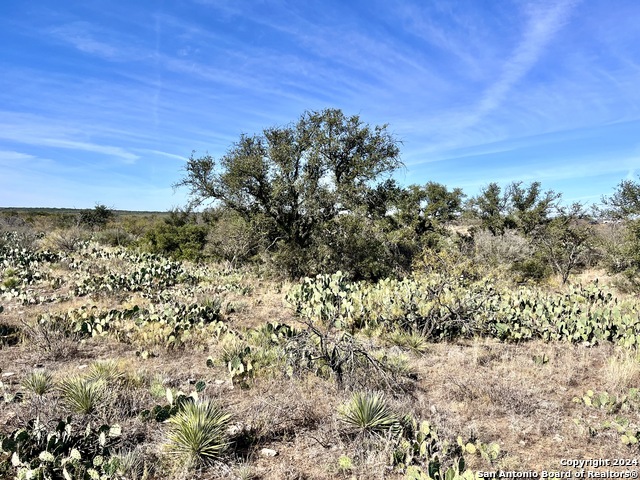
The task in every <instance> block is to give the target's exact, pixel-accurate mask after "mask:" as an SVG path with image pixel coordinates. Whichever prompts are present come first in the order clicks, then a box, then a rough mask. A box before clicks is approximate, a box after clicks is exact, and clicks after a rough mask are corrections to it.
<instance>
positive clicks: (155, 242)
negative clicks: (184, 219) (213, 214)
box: [142, 223, 209, 261]
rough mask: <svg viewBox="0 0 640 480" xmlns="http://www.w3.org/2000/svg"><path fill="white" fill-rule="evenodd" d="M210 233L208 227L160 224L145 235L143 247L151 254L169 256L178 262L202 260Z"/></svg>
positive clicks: (190, 224)
mask: <svg viewBox="0 0 640 480" xmlns="http://www.w3.org/2000/svg"><path fill="white" fill-rule="evenodd" d="M208 232H209V227H207V226H206V225H196V224H192V223H188V224H186V225H180V226H176V225H170V224H168V223H158V224H157V225H156V226H155V227H154V228H152V229H150V230H149V231H147V232H146V233H145V235H144V238H143V240H142V246H143V248H145V249H146V250H147V251H149V252H151V253H159V254H163V255H168V256H170V257H172V258H174V259H177V260H193V261H195V260H200V259H201V258H202V256H203V250H204V247H205V245H206V243H207V234H208Z"/></svg>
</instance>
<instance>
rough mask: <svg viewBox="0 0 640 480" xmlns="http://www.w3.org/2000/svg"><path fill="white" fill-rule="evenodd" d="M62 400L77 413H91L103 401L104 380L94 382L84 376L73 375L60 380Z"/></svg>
mask: <svg viewBox="0 0 640 480" xmlns="http://www.w3.org/2000/svg"><path fill="white" fill-rule="evenodd" d="M59 389H60V394H61V396H62V400H63V401H64V403H65V404H66V405H67V407H68V408H69V409H70V410H72V411H73V412H75V413H83V414H89V413H92V412H94V411H95V410H96V408H97V407H98V406H99V405H100V404H101V403H102V400H103V399H104V395H105V387H104V382H102V381H98V382H92V381H91V380H88V379H86V378H83V377H71V378H67V379H65V380H63V381H62V382H60V385H59Z"/></svg>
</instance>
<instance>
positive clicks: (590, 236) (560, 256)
mask: <svg viewBox="0 0 640 480" xmlns="http://www.w3.org/2000/svg"><path fill="white" fill-rule="evenodd" d="M535 238H536V241H537V243H538V246H539V248H540V250H541V252H542V253H543V255H544V256H545V257H546V258H547V260H548V262H549V264H550V265H551V268H553V270H554V271H555V272H556V273H557V274H558V275H560V278H561V279H562V283H563V284H565V283H567V280H568V279H569V275H570V274H571V273H572V272H574V271H575V270H576V268H578V267H579V266H580V265H582V264H583V263H584V261H585V259H586V256H587V255H588V253H589V252H590V251H591V249H592V248H593V245H592V243H593V240H594V232H593V229H592V227H591V224H590V222H589V221H588V218H587V215H586V213H585V211H584V209H583V207H582V205H580V204H579V203H574V204H573V205H572V206H571V207H568V208H567V207H559V214H558V215H557V216H556V217H554V218H553V219H552V220H550V221H549V223H547V224H546V225H543V226H540V227H539V228H538V230H537V231H536V232H535Z"/></svg>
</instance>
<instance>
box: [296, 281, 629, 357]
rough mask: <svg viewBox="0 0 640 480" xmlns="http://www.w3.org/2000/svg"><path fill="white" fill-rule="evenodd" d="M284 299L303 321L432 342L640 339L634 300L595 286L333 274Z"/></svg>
mask: <svg viewBox="0 0 640 480" xmlns="http://www.w3.org/2000/svg"><path fill="white" fill-rule="evenodd" d="M287 301H288V302H289V303H290V304H291V305H292V306H293V308H294V310H295V311H296V313H297V314H298V315H300V316H301V317H303V318H305V319H308V320H311V321H314V322H322V323H326V322H333V323H334V324H336V325H337V326H340V327H342V328H344V329H346V330H349V331H354V330H356V329H362V328H377V327H382V328H384V329H386V330H387V331H395V330H397V329H401V330H405V331H408V332H412V333H413V332H417V333H419V334H421V335H423V336H425V337H427V338H431V339H434V340H443V339H447V338H454V337H457V336H471V335H483V336H492V337H497V338H500V339H502V340H506V341H526V340H532V339H535V338H539V339H543V340H558V341H569V342H573V343H583V344H595V343H598V342H613V343H615V344H619V345H622V346H625V347H633V346H636V345H638V344H639V343H640V314H639V312H640V302H638V301H637V300H635V299H625V300H619V299H617V298H615V297H614V296H613V295H612V294H611V293H610V292H606V291H604V290H603V289H601V288H600V287H599V286H598V285H597V284H593V285H588V286H574V287H571V288H569V289H568V290H567V291H566V292H562V293H555V292H550V291H547V290H543V289H541V288H536V287H519V288H517V289H515V290H514V289H512V288H509V287H508V286H501V285H499V284H497V283H494V282H492V281H491V280H490V279H480V280H477V281H473V282H470V281H469V280H468V279H465V278H462V279H457V278H453V277H450V276H449V277H447V276H443V275H441V274H430V275H415V276H413V277H410V278H406V279H404V280H391V279H385V280H381V281H379V282H377V283H375V284H367V283H364V282H355V283H354V282H349V281H347V280H346V279H345V277H344V276H343V275H342V274H341V273H340V272H338V273H336V274H334V275H318V276H317V277H316V278H313V279H312V278H306V279H305V280H304V281H303V282H302V283H301V284H298V285H296V286H294V287H293V288H292V289H291V291H290V292H289V294H288V295H287Z"/></svg>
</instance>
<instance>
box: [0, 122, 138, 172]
mask: <svg viewBox="0 0 640 480" xmlns="http://www.w3.org/2000/svg"><path fill="white" fill-rule="evenodd" d="M0 113H2V112H0ZM3 117H4V118H7V117H9V118H7V120H9V121H7V120H3ZM80 135H82V133H81V131H80V130H75V129H69V128H63V127H59V126H51V125H47V124H45V123H44V122H42V121H40V122H33V121H31V122H29V121H26V122H25V117H23V116H19V115H17V116H13V115H11V114H7V113H6V112H5V113H4V114H3V115H0V139H2V140H5V141H8V142H13V143H20V144H24V145H32V146H40V147H53V148H61V149H66V150H77V151H83V152H93V153H98V154H101V155H107V156H110V157H116V158H119V159H121V160H123V161H124V162H125V163H133V162H135V161H136V160H138V159H139V158H140V157H139V156H138V155H136V154H134V153H131V152H130V151H128V150H127V149H125V148H122V147H118V146H113V145H104V144H98V143H94V142H86V141H80V140H77V139H76V138H74V137H78V136H80Z"/></svg>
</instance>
